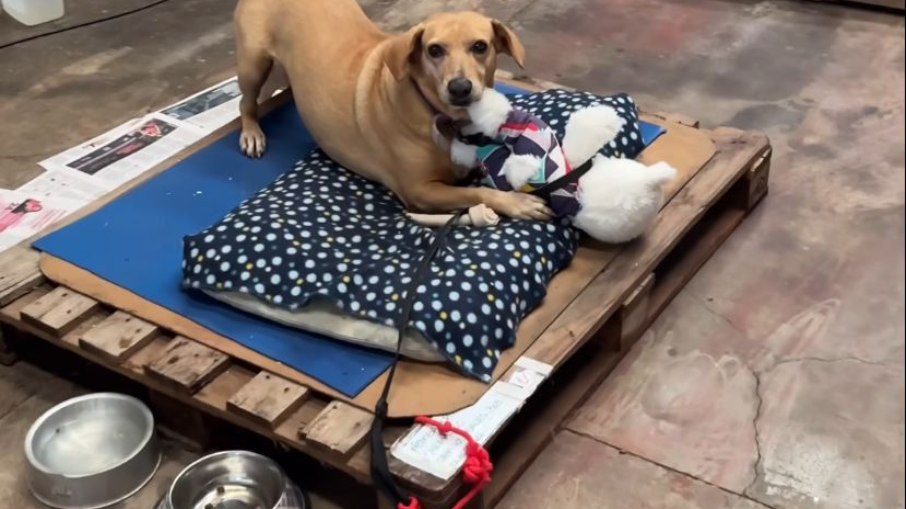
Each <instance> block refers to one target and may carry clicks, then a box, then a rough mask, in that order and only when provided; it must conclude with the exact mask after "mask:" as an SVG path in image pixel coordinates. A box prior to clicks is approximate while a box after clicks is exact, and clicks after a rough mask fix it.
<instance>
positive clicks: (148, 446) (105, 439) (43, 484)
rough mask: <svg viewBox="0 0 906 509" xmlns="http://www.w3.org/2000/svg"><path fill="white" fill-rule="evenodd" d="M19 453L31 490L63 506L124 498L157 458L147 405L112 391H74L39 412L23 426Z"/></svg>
mask: <svg viewBox="0 0 906 509" xmlns="http://www.w3.org/2000/svg"><path fill="white" fill-rule="evenodd" d="M25 456H26V458H27V459H28V487H29V489H30V490H31V492H32V494H33V495H34V496H35V498H37V499H38V500H40V501H41V502H43V503H44V504H46V505H49V506H52V507H58V508H63V509H96V508H99V507H105V506H108V505H111V504H114V503H116V502H119V501H121V500H123V499H125V498H128V497H129V496H131V495H132V494H134V493H135V492H136V491H138V490H139V489H141V487H142V486H144V485H145V484H146V483H147V482H148V481H149V480H151V477H152V476H153V475H154V472H155V471H156V470H157V467H158V465H159V464H160V450H159V449H158V444H157V437H156V435H155V433H154V417H153V416H152V415H151V411H150V410H148V407H147V406H145V405H144V404H143V403H142V402H141V401H139V400H137V399H135V398H133V397H131V396H126V395H123V394H115V393H96V394H88V395H85V396H79V397H77V398H72V399H70V400H67V401H64V402H62V403H60V404H59V405H57V406H55V407H53V408H51V409H50V410H48V411H47V412H45V413H44V415H42V416H41V417H40V418H38V420H37V421H35V423H34V424H33V425H32V427H31V429H29V430H28V435H27V436H26V437H25Z"/></svg>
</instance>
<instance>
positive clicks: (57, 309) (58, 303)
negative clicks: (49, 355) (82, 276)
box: [22, 286, 100, 337]
mask: <svg viewBox="0 0 906 509" xmlns="http://www.w3.org/2000/svg"><path fill="white" fill-rule="evenodd" d="M99 307H100V304H99V303H98V301H96V300H94V299H92V298H91V297H86V296H84V295H82V294H80V293H77V292H74V291H72V290H70V289H69V288H66V287H63V286H58V287H57V288H55V289H53V290H52V291H51V292H50V293H48V294H47V295H45V296H43V297H41V298H39V299H38V300H36V301H34V302H32V303H31V304H29V305H28V306H26V307H25V308H23V309H22V321H24V322H28V323H30V324H32V325H34V326H35V327H38V328H40V329H43V330H45V331H47V332H49V333H51V334H54V335H56V336H58V337H59V336H62V335H63V334H66V333H67V332H69V331H71V330H72V329H73V328H75V326H76V325H78V324H79V322H81V321H82V320H83V319H84V318H85V317H86V315H88V314H90V313H92V312H94V311H96V310H97V309H98V308H99Z"/></svg>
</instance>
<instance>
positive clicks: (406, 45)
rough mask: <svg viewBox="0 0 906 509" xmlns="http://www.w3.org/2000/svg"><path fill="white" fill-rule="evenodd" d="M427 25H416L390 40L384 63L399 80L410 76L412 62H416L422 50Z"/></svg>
mask: <svg viewBox="0 0 906 509" xmlns="http://www.w3.org/2000/svg"><path fill="white" fill-rule="evenodd" d="M424 33H425V27H424V26H422V25H416V26H414V27H412V28H410V29H409V30H408V31H407V32H405V33H403V34H399V35H397V36H395V37H393V39H391V40H390V43H389V44H388V45H387V49H386V51H384V63H385V64H387V68H388V69H390V74H392V75H393V77H394V78H396V80H397V81H400V80H402V79H403V78H405V77H407V76H409V71H410V70H411V68H412V64H413V63H415V61H416V59H417V58H418V55H419V53H420V52H421V46H422V35H423V34H424Z"/></svg>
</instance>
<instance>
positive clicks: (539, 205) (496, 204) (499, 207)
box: [487, 191, 554, 221]
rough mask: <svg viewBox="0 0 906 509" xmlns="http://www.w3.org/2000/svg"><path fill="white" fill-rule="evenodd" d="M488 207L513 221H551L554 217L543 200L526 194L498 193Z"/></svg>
mask: <svg viewBox="0 0 906 509" xmlns="http://www.w3.org/2000/svg"><path fill="white" fill-rule="evenodd" d="M487 205H489V206H490V207H491V209H493V210H494V212H497V213H498V214H500V215H504V216H507V217H511V218H513V219H532V220H535V221H550V219H551V217H553V215H554V213H553V211H551V209H550V208H549V207H548V206H547V203H546V202H545V201H544V200H543V199H541V198H539V197H537V196H535V195H531V194H526V193H517V192H504V191H498V192H497V193H496V196H495V197H494V200H493V202H492V203H488V204H487Z"/></svg>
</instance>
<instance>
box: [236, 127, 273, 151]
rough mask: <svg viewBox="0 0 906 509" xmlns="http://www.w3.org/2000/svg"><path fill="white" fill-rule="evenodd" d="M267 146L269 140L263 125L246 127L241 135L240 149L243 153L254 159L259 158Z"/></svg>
mask: <svg viewBox="0 0 906 509" xmlns="http://www.w3.org/2000/svg"><path fill="white" fill-rule="evenodd" d="M266 148H267V140H266V138H265V136H264V131H262V130H261V127H259V126H254V127H246V128H243V129H242V134H240V135H239V149H240V150H242V153H243V154H245V155H246V156H248V157H251V158H253V159H259V158H260V157H261V156H263V155H264V150H265V149H266Z"/></svg>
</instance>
